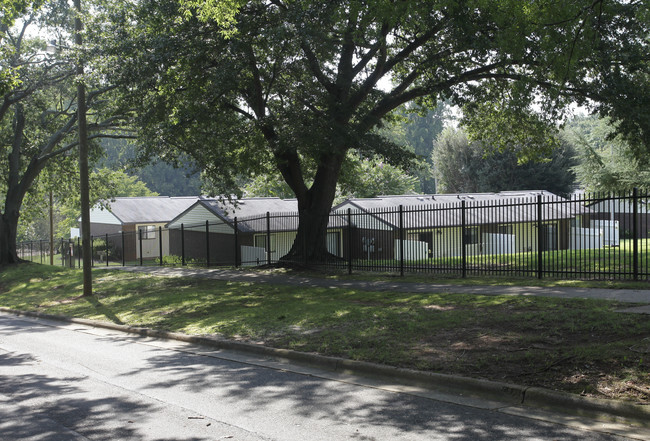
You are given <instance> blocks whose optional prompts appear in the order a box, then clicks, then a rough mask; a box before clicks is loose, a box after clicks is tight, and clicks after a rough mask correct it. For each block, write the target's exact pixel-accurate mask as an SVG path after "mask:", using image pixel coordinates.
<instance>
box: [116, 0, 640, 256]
mask: <svg viewBox="0 0 650 441" xmlns="http://www.w3.org/2000/svg"><path fill="white" fill-rule="evenodd" d="M183 4H184V5H185V6H183V7H182V8H181V9H179V5H178V3H176V2H175V1H171V0H158V1H143V2H137V4H136V5H135V8H134V9H133V10H128V9H124V10H121V11H120V12H119V13H112V15H111V18H112V19H113V20H116V21H117V22H118V23H117V26H116V28H115V29H108V32H109V35H117V36H119V39H118V40H117V41H115V39H113V41H115V42H116V43H117V44H116V46H115V47H113V48H111V51H109V52H110V54H111V56H114V57H120V60H121V64H120V72H117V73H118V74H119V75H120V78H121V79H123V80H125V81H129V90H130V91H131V92H133V95H132V99H133V100H132V101H131V103H132V104H133V105H134V106H136V105H137V106H138V107H139V111H140V113H139V115H140V120H139V122H140V124H141V127H142V138H141V139H142V142H143V145H144V147H145V149H147V150H148V151H149V152H150V153H151V154H156V155H163V156H165V157H173V156H174V155H176V154H179V153H186V154H190V155H192V157H193V158H194V159H195V160H196V161H197V162H198V163H199V164H200V165H201V166H202V167H204V169H205V173H207V174H208V175H210V176H212V177H213V179H212V180H213V182H215V183H218V184H219V186H220V187H221V188H222V189H223V191H221V193H224V194H229V193H231V192H236V191H238V189H237V184H238V179H237V178H238V177H239V176H242V175H249V174H252V173H255V172H260V170H262V171H263V170H264V168H265V167H266V168H268V164H272V166H273V167H274V168H275V169H277V170H278V171H279V173H280V174H281V175H282V178H283V179H284V181H285V182H286V183H287V185H288V186H289V187H290V188H291V191H292V192H293V193H294V194H295V196H296V198H297V199H298V209H299V213H300V215H299V218H300V221H299V228H298V233H297V238H296V244H295V245H294V248H293V250H292V251H291V252H290V253H289V254H288V256H287V258H288V259H293V258H299V259H301V260H302V258H303V257H306V258H308V259H322V258H325V256H327V251H326V240H325V238H326V229H325V227H326V222H327V213H328V212H329V210H330V208H331V206H332V202H333V200H334V198H335V196H336V184H337V182H338V179H339V175H340V173H341V169H342V167H343V166H344V164H345V162H346V160H347V159H346V158H347V157H348V155H347V153H348V151H349V150H351V149H357V150H358V151H359V153H360V154H361V155H363V156H364V157H374V156H381V157H383V158H384V160H385V161H386V162H387V163H391V164H393V165H398V164H405V163H408V162H409V161H410V160H411V159H412V155H409V154H408V152H407V151H406V150H405V149H404V148H402V147H400V146H398V145H396V144H395V143H394V142H389V141H388V140H387V139H385V138H384V137H382V136H380V135H378V134H377V131H376V128H377V127H379V126H381V125H382V124H383V122H384V121H385V120H386V118H389V117H390V116H391V115H392V113H393V111H394V110H395V109H398V108H399V107H400V106H402V105H404V104H406V103H408V102H412V101H416V102H418V103H419V104H421V105H425V106H430V107H434V106H435V105H436V104H437V103H438V102H440V101H443V100H446V99H450V100H451V101H452V102H453V103H455V104H462V105H465V108H466V109H467V111H468V112H476V113H481V114H484V115H491V114H495V113H496V111H497V110H498V111H499V113H500V114H501V115H505V117H503V118H499V119H496V118H495V119H493V120H492V121H493V122H494V123H493V124H488V125H486V126H485V128H487V129H490V130H489V135H490V136H491V137H492V138H493V139H495V141H499V143H500V145H502V146H504V148H516V146H518V145H524V146H526V147H529V146H531V145H533V143H530V142H526V143H521V142H520V141H521V140H522V139H528V138H530V137H531V136H533V135H540V136H538V139H542V140H544V139H546V138H547V137H546V132H545V128H546V127H547V125H546V124H542V123H548V122H550V121H553V120H554V119H555V118H556V117H557V116H558V114H559V113H560V112H561V109H562V108H563V106H564V105H566V104H567V103H568V102H569V101H572V100H575V99H576V98H580V99H582V100H585V99H586V97H592V98H597V96H596V94H595V93H594V91H593V89H594V84H593V81H592V80H593V74H594V71H596V70H598V71H602V70H604V68H605V67H607V66H605V67H603V66H600V65H599V66H595V65H594V59H595V58H594V54H596V53H600V51H603V50H608V49H609V48H610V47H611V46H612V45H617V47H620V50H617V51H616V52H613V53H612V54H613V57H612V58H611V60H609V61H608V63H609V65H610V66H611V65H613V64H616V63H618V64H620V63H625V58H624V57H625V56H626V53H627V51H626V50H625V48H624V45H630V46H634V49H631V51H635V50H638V51H642V50H643V48H645V46H646V42H645V36H646V34H647V23H646V22H644V21H642V20H640V19H639V18H638V17H636V14H637V13H638V11H639V10H640V9H642V5H641V4H639V3H637V2H627V1H622V0H621V1H597V2H593V1H591V0H589V1H586V0H576V1H572V2H561V3H558V2H551V3H549V2H532V3H531V2H523V3H522V2H520V1H515V0H507V1H500V2H494V1H486V0H468V1H459V2H447V1H439V2H438V1H417V0H411V1H400V2H393V1H375V2H366V1H360V0H337V1H331V2H321V1H314V0H295V1H291V2H289V1H284V0H270V1H262V0H251V1H243V0H242V1H235V2H229V4H231V5H232V4H234V6H235V8H234V9H238V12H237V14H236V16H230V18H231V19H227V20H226V22H227V26H226V27H225V28H224V27H223V26H221V25H220V22H219V21H217V22H214V21H212V20H211V18H212V17H217V18H219V19H220V20H221V24H223V20H222V18H223V17H224V15H223V11H222V10H220V9H219V2H215V1H211V2H207V3H204V4H202V3H200V2H196V1H186V2H184V3H183ZM188 8H189V9H188ZM194 8H196V9H194ZM188 11H190V12H192V11H194V12H195V14H190V13H188ZM230 11H232V9H231V10H230ZM226 16H228V15H227V14H226ZM181 18H183V19H181ZM233 18H234V19H233ZM224 31H226V34H227V35H226V36H224ZM628 31H629V32H631V33H633V34H634V35H636V36H641V37H642V38H637V39H634V40H630V39H629V38H628V35H629V33H628ZM601 60H602V58H601ZM386 80H389V81H390V82H391V85H390V87H386V86H385V84H386V83H387V81H386ZM482 103H487V104H482ZM534 108H539V109H541V110H540V111H539V112H538V114H537V115H535V118H527V119H525V120H524V121H525V122H526V124H517V123H516V122H517V120H518V118H523V117H524V116H527V115H531V109H534ZM504 110H506V111H505V112H504ZM504 121H506V122H508V123H511V124H509V127H508V130H507V131H504V130H500V129H499V130H497V129H498V128H503V125H504V124H503V122H504ZM524 130H533V131H534V133H522V132H523V131H524ZM496 134H498V135H499V137H498V138H496V137H495V135H496ZM503 134H508V135H509V136H508V137H507V138H509V139H507V138H506V137H504V136H502V135H503ZM302 243H309V244H312V245H313V246H311V247H308V248H307V253H308V256H301V253H302V252H303V250H304V249H305V248H306V247H302V246H300V244H302Z"/></svg>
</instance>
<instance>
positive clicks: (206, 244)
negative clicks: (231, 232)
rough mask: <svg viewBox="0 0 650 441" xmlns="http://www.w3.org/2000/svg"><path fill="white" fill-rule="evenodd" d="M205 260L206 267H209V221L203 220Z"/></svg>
mask: <svg viewBox="0 0 650 441" xmlns="http://www.w3.org/2000/svg"><path fill="white" fill-rule="evenodd" d="M205 260H206V264H205V266H207V267H208V268H209V267H210V222H209V221H208V220H206V221H205Z"/></svg>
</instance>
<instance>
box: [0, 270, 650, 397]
mask: <svg viewBox="0 0 650 441" xmlns="http://www.w3.org/2000/svg"><path fill="white" fill-rule="evenodd" d="M81 280H82V279H81V272H80V271H79V270H72V269H65V268H60V267H51V266H46V265H37V264H23V265H19V266H11V267H5V268H4V269H3V270H2V272H0V306H5V307H10V308H15V309H21V310H31V311H41V312H45V313H50V314H63V315H67V316H73V317H83V318H90V319H96V320H104V321H110V322H115V323H122V324H129V325H136V326H147V327H152V328H157V329H163V330H169V331H177V332H184V333H188V334H217V335H220V336H223V337H227V338H232V339H237V340H242V341H250V342H256V343H263V344H265V345H268V346H273V347H277V348H288V349H294V350H297V351H309V352H318V353H321V354H324V355H334V356H340V357H346V358H350V359H355V360H365V361H371V362H377V363H384V364H388V365H393V366H401V367H408V368H414V369H421V370H428V371H435V372H442V373H450V374H461V375H466V376H473V377H478V378H487V379H492V380H499V381H508V382H514V383H519V384H525V385H534V386H542V387H549V388H553V389H557V390H564V391H569V392H573V393H583V394H588V395H594V396H601V397H610V398H624V399H631V400H636V401H642V402H645V403H650V373H649V372H650V320H648V317H647V316H643V315H635V314H622V313H617V312H615V310H616V309H617V308H619V307H620V306H621V305H620V304H617V303H616V302H607V301H595V300H577V299H545V298H538V297H536V298H533V297H522V298H517V297H512V296H475V295H463V294H449V293H446V294H415V293H391V294H387V293H377V292H366V291H358V290H352V289H343V288H341V289H331V288H303V287H290V286H278V285H271V284H253V283H234V282H220V281H215V280H199V279H184V278H164V277H153V276H150V275H147V274H140V273H130V272H122V271H119V270H96V271H95V273H94V285H95V288H94V290H95V291H94V292H95V296H93V297H92V298H90V299H85V298H79V295H80V294H81V290H82V289H81V284H82V281H81ZM626 306H629V305H626Z"/></svg>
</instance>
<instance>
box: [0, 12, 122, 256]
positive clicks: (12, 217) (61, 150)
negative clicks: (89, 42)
mask: <svg viewBox="0 0 650 441" xmlns="http://www.w3.org/2000/svg"><path fill="white" fill-rule="evenodd" d="M69 18H70V8H69V5H67V2H65V1H61V2H53V1H52V2H49V3H47V5H45V6H43V7H42V8H41V9H39V10H35V9H33V8H26V9H25V10H24V15H23V16H21V19H20V20H17V25H16V26H15V27H13V28H10V29H7V30H6V31H5V35H4V42H3V43H4V44H5V45H7V46H8V47H10V50H8V51H7V52H6V53H8V54H10V56H8V57H4V58H2V59H1V60H0V61H1V62H2V69H3V70H4V69H7V70H11V71H13V72H14V73H15V74H16V75H17V77H16V81H14V82H13V83H12V84H11V86H10V87H8V88H6V89H5V92H4V94H3V95H1V96H0V172H1V173H0V176H1V177H2V179H0V201H1V202H2V203H1V204H0V265H3V264H7V263H16V262H18V260H19V259H18V257H17V254H16V238H17V231H18V221H19V218H20V214H21V210H22V208H23V207H22V206H23V202H24V200H25V198H26V197H27V195H28V194H30V195H31V196H35V193H37V192H38V191H39V190H43V189H53V190H54V191H56V190H59V191H61V193H63V189H64V188H67V186H66V185H64V184H65V183H69V182H70V181H75V180H76V179H75V178H76V176H77V173H76V170H77V168H78V167H77V161H76V158H77V155H76V154H75V153H76V152H75V149H76V147H77V146H78V141H77V136H76V135H77V117H78V114H77V96H76V93H75V88H74V85H75V81H84V82H85V83H86V84H87V86H88V87H89V92H88V94H87V96H86V106H87V108H88V129H89V131H90V133H91V134H90V136H89V138H90V139H96V138H99V137H111V136H127V135H126V134H124V132H123V130H124V127H123V124H124V122H125V119H124V114H123V113H119V112H118V111H116V108H115V107H114V106H113V104H114V103H115V100H112V99H109V97H110V95H111V94H112V93H114V91H115V90H116V89H115V87H113V86H111V85H110V84H108V83H107V81H106V79H105V78H104V77H102V76H101V75H97V74H95V75H86V76H84V77H83V78H82V77H81V76H75V70H74V65H75V60H76V57H77V56H79V53H78V52H77V51H74V50H72V49H68V50H62V51H60V52H59V53H57V54H54V55H51V54H47V53H46V52H45V50H44V49H45V42H44V41H43V40H42V38H40V37H39V36H37V35H35V34H36V33H35V32H33V31H29V30H28V29H29V28H30V27H34V28H35V27H37V25H38V26H42V27H52V29H56V30H57V31H58V32H59V34H60V35H61V37H62V38H63V36H65V35H68V37H69V34H68V33H67V31H68V29H67V28H66V24H68V23H69ZM3 47H4V46H3ZM95 73H96V72H95ZM45 170H48V173H43V172H44V171H45ZM46 181H47V182H46ZM37 184H40V185H37ZM75 193H76V191H75ZM61 196H62V197H64V196H68V197H69V195H65V194H61ZM34 199H38V197H34ZM41 200H42V198H41Z"/></svg>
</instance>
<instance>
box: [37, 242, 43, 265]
mask: <svg viewBox="0 0 650 441" xmlns="http://www.w3.org/2000/svg"><path fill="white" fill-rule="evenodd" d="M38 252H39V254H40V256H41V259H40V262H41V265H42V264H43V241H42V240H41V239H39V240H38Z"/></svg>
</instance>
